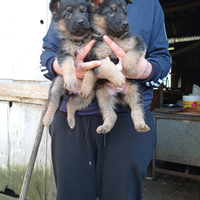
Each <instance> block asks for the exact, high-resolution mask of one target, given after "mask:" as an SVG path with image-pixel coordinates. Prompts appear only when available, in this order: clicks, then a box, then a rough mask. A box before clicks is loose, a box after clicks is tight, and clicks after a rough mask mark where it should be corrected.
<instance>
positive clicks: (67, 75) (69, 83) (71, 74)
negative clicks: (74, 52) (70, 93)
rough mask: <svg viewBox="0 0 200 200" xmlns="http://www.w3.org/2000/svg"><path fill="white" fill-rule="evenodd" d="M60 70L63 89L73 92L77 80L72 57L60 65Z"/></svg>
mask: <svg viewBox="0 0 200 200" xmlns="http://www.w3.org/2000/svg"><path fill="white" fill-rule="evenodd" d="M60 68H61V71H62V73H63V79H64V87H65V88H66V89H67V90H74V89H75V88H76V87H77V79H76V69H75V65H74V59H73V57H72V56H68V57H67V58H66V59H65V60H64V61H63V62H62V63H61V67H60Z"/></svg>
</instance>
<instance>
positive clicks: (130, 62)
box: [123, 51, 141, 78]
mask: <svg viewBox="0 0 200 200" xmlns="http://www.w3.org/2000/svg"><path fill="white" fill-rule="evenodd" d="M140 58H141V55H140V54H138V53H137V52H135V51H129V52H127V53H126V55H125V57H124V59H123V68H124V71H125V73H126V74H127V75H128V76H129V77H130V78H135V77H136V76H137V75H138V72H137V65H138V63H139V60H140Z"/></svg>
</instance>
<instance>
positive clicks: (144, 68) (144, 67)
mask: <svg viewBox="0 0 200 200" xmlns="http://www.w3.org/2000/svg"><path fill="white" fill-rule="evenodd" d="M103 39H104V41H105V42H106V44H107V45H108V46H109V47H110V48H111V49H112V51H113V52H114V54H115V55H116V56H117V58H118V59H119V63H118V64H117V67H118V69H119V70H120V71H122V73H123V74H124V76H125V77H126V78H130V77H128V76H127V75H126V73H125V72H124V70H123V58H124V57H125V55H126V53H125V52H124V50H123V49H122V48H121V47H119V46H118V45H117V44H116V43H115V42H114V41H113V40H111V39H110V38H109V37H108V36H106V35H104V36H103ZM137 71H138V75H137V76H136V77H135V79H147V78H148V77H149V76H150V74H151V72H152V65H151V63H149V62H148V61H147V60H146V59H145V58H144V57H143V58H141V59H140V61H139V63H138V66H137Z"/></svg>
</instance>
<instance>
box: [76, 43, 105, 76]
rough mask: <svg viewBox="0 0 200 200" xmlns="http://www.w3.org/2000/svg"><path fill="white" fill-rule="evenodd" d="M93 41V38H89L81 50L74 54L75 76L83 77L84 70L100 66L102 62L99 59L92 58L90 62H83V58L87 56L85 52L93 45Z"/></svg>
mask: <svg viewBox="0 0 200 200" xmlns="http://www.w3.org/2000/svg"><path fill="white" fill-rule="evenodd" d="M94 43H95V40H91V41H90V42H89V43H88V44H87V45H86V46H85V47H84V48H83V50H82V52H81V53H79V54H78V55H77V56H76V59H75V67H76V77H77V78H83V77H84V75H85V73H86V71H87V70H89V69H93V68H94V67H98V66H100V65H101V64H102V63H101V61H99V60H94V61H90V62H84V58H85V57H86V56H87V54H88V53H89V52H90V50H91V49H92V47H93V45H94Z"/></svg>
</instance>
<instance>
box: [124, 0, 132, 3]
mask: <svg viewBox="0 0 200 200" xmlns="http://www.w3.org/2000/svg"><path fill="white" fill-rule="evenodd" d="M125 1H126V3H127V4H129V3H130V4H132V3H133V2H132V1H131V0H125Z"/></svg>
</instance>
